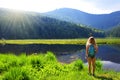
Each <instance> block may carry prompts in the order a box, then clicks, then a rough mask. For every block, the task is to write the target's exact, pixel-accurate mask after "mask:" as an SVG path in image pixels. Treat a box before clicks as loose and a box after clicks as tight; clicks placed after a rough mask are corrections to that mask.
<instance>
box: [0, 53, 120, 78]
mask: <svg viewBox="0 0 120 80" xmlns="http://www.w3.org/2000/svg"><path fill="white" fill-rule="evenodd" d="M119 75H120V73H119V72H114V71H105V70H102V64H101V62H100V60H97V61H96V76H95V77H94V76H91V75H88V68H87V65H84V63H83V62H82V60H80V59H78V60H76V61H74V62H72V63H69V64H65V63H61V62H58V61H57V59H56V57H55V55H54V54H53V53H52V52H47V54H33V55H29V56H26V55H25V54H21V55H19V56H15V55H13V54H0V80H120V76H119Z"/></svg>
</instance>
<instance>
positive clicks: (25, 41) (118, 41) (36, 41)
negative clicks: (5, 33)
mask: <svg viewBox="0 0 120 80" xmlns="http://www.w3.org/2000/svg"><path fill="white" fill-rule="evenodd" d="M86 41H87V38H84V39H21V40H20V39H18V40H17V39H16V40H0V44H17V45H27V44H75V45H85V44H86ZM96 42H97V44H120V38H96Z"/></svg>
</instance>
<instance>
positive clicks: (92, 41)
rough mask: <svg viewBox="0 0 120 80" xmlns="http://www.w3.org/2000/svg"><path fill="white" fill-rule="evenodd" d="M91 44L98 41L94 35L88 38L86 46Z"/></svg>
mask: <svg viewBox="0 0 120 80" xmlns="http://www.w3.org/2000/svg"><path fill="white" fill-rule="evenodd" d="M89 44H93V45H96V42H95V39H94V37H89V38H88V40H87V43H86V46H87V45H89Z"/></svg>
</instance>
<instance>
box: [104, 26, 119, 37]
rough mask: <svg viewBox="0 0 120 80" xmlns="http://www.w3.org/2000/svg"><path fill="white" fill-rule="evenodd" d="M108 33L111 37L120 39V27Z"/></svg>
mask: <svg viewBox="0 0 120 80" xmlns="http://www.w3.org/2000/svg"><path fill="white" fill-rule="evenodd" d="M106 33H107V36H109V37H120V25H118V26H116V27H114V28H112V29H111V30H108V31H107V32H106Z"/></svg>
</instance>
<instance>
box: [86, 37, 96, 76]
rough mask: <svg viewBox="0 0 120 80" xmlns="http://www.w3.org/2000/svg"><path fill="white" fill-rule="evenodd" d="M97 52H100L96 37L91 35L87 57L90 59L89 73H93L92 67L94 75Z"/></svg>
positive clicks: (88, 41)
mask: <svg viewBox="0 0 120 80" xmlns="http://www.w3.org/2000/svg"><path fill="white" fill-rule="evenodd" d="M97 52H98V47H97V44H96V42H95V39H94V37H89V38H88V40H87V43H86V59H87V61H88V69H89V74H90V75H91V69H92V75H93V76H94V73H95V61H96V58H95V54H96V53H97ZM91 65H92V68H91Z"/></svg>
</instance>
